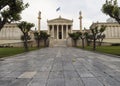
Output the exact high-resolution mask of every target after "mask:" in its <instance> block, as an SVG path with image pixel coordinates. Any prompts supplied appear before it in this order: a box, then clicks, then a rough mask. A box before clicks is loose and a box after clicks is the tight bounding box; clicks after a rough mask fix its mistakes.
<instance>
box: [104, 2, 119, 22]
mask: <svg viewBox="0 0 120 86" xmlns="http://www.w3.org/2000/svg"><path fill="white" fill-rule="evenodd" d="M102 12H103V13H105V14H106V15H109V16H110V17H112V18H114V19H115V20H116V21H117V22H118V23H119V24H120V7H119V6H118V3H117V0H110V1H108V0H106V3H105V4H103V6H102Z"/></svg>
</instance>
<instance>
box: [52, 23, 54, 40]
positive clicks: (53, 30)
mask: <svg viewBox="0 0 120 86" xmlns="http://www.w3.org/2000/svg"><path fill="white" fill-rule="evenodd" d="M52 34H53V38H54V25H52Z"/></svg>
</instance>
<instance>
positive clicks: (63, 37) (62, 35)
mask: <svg viewBox="0 0 120 86" xmlns="http://www.w3.org/2000/svg"><path fill="white" fill-rule="evenodd" d="M63 34H64V33H63V25H62V39H64V36H63Z"/></svg>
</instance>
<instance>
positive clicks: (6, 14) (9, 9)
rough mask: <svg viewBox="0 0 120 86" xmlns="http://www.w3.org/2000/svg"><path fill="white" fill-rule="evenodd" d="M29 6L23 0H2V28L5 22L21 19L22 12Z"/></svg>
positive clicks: (0, 23) (0, 16) (0, 27)
mask: <svg viewBox="0 0 120 86" xmlns="http://www.w3.org/2000/svg"><path fill="white" fill-rule="evenodd" d="M28 6H29V5H28V3H27V4H24V3H23V1H22V0H0V30H1V29H2V27H3V26H4V24H5V23H11V22H13V21H18V20H20V19H21V16H20V14H21V12H22V11H23V10H24V9H25V8H27V7H28Z"/></svg>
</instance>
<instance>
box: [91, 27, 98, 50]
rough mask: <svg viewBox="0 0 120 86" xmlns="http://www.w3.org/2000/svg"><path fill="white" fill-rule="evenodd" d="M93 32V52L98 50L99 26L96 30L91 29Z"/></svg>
mask: <svg viewBox="0 0 120 86" xmlns="http://www.w3.org/2000/svg"><path fill="white" fill-rule="evenodd" d="M90 30H91V32H92V39H93V50H96V40H97V34H98V33H99V32H98V26H96V27H95V28H91V29H90Z"/></svg>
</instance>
